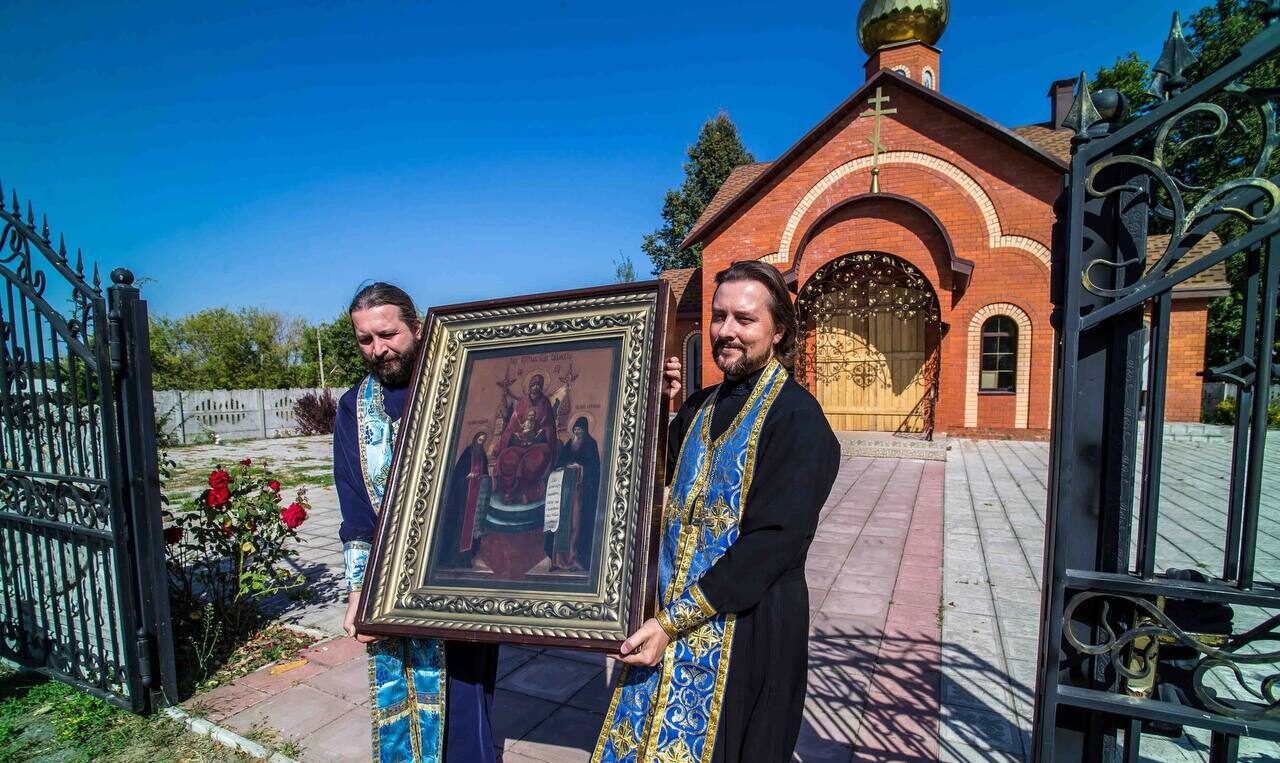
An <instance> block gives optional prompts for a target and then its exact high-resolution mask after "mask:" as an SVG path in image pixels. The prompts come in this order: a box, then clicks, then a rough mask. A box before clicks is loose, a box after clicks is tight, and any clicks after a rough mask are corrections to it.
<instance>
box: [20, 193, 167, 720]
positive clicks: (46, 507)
mask: <svg viewBox="0 0 1280 763" xmlns="http://www.w3.org/2000/svg"><path fill="white" fill-rule="evenodd" d="M3 198H4V195H3V191H2V190H0V224H2V225H3V230H2V231H0V275H3V287H4V294H3V301H2V302H0V655H3V656H4V657H5V658H8V659H10V660H13V661H15V662H18V663H20V664H22V665H24V666H27V667H30V668H34V669H36V670H39V671H41V672H44V673H46V674H48V675H50V676H52V677H54V678H57V679H59V680H63V681H66V682H67V683H70V684H72V685H74V686H77V687H79V688H81V689H83V690H85V691H88V692H90V693H92V694H94V695H96V696H99V697H102V698H104V699H107V700H108V701H111V702H113V703H115V704H117V705H120V706H122V707H126V708H129V709H131V710H135V711H142V712H149V711H151V710H154V709H157V708H158V707H162V706H164V705H167V704H170V703H173V702H175V701H176V698H177V696H176V695H177V690H176V681H175V676H174V661H173V647H172V640H171V637H170V633H171V629H170V623H169V603H168V591H167V580H168V576H167V573H166V571H165V566H164V556H163V549H164V541H163V538H162V530H161V515H160V496H159V476H158V466H157V463H156V447H155V446H156V443H155V431H154V426H155V422H154V414H153V403H152V397H151V368H150V356H149V352H148V334H147V313H146V303H145V302H142V301H141V300H140V299H139V295H138V290H137V289H136V288H135V287H134V286H133V283H132V281H133V276H132V275H131V274H130V273H129V272H128V271H126V270H116V271H115V272H113V273H112V280H113V282H114V285H112V286H111V287H110V288H109V289H108V295H107V297H104V295H103V293H102V285H101V279H100V277H99V275H98V271H97V268H96V267H95V268H94V269H93V273H92V275H91V276H87V275H86V274H85V270H84V264H83V258H82V257H81V255H80V254H79V252H77V254H76V257H75V261H74V263H73V262H72V261H71V260H70V259H69V258H68V255H67V250H66V246H65V244H64V243H63V242H62V239H61V237H60V238H59V241H58V244H57V246H56V248H55V246H54V245H53V244H52V242H51V240H50V236H49V226H48V223H47V221H44V220H43V219H42V220H41V222H40V223H39V224H37V221H36V218H35V215H34V214H33V213H32V210H31V206H30V204H29V203H28V205H27V214H26V217H25V219H24V217H23V215H22V210H21V206H20V204H19V202H18V198H17V194H16V193H14V195H13V201H12V208H11V209H6V208H5V205H4V203H3V201H2V200H3ZM46 269H51V270H49V273H48V275H46ZM50 276H51V277H50ZM64 300H65V302H64ZM55 302H63V303H64V304H66V305H67V308H66V309H65V310H58V309H56V308H55V307H54V306H53V303H55Z"/></svg>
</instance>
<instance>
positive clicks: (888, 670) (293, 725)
mask: <svg viewBox="0 0 1280 763" xmlns="http://www.w3.org/2000/svg"><path fill="white" fill-rule="evenodd" d="M298 439H299V440H303V439H305V440H307V442H302V443H298V442H294V441H290V440H278V441H255V442H254V443H245V444H240V443H236V444H230V445H222V446H209V447H208V448H205V449H194V448H187V449H182V450H181V451H178V455H179V457H180V460H183V461H184V462H185V461H187V460H191V461H199V460H207V459H209V458H219V459H222V460H224V461H233V460H239V459H240V458H243V457H245V456H246V455H247V456H250V457H254V458H259V457H261V458H267V459H279V458H282V456H281V453H284V454H285V456H284V457H287V458H289V459H290V461H289V468H290V471H292V472H295V473H307V472H312V473H318V472H321V471H323V469H324V468H327V465H328V460H327V459H328V458H329V455H328V453H329V450H328V449H329V445H328V441H327V438H298ZM948 444H949V446H950V450H949V452H948V454H947V455H948V460H947V461H946V462H942V461H923V460H912V459H893V458H870V457H851V458H846V459H845V460H844V462H843V463H842V468H841V470H840V474H839V477H838V479H837V483H836V486H835V488H834V490H833V491H832V495H831V498H830V500H829V501H828V502H827V505H826V507H824V509H823V512H822V521H821V525H820V527H819V531H818V535H817V537H816V538H815V541H814V544H813V547H812V549H811V551H810V556H809V564H808V581H809V589H810V611H811V640H810V670H809V696H808V703H807V706H806V713H805V719H804V724H803V726H802V728H801V732H800V740H799V743H798V745H797V750H796V755H795V758H794V760H796V761H801V762H802V763H827V762H829V761H830V762H838V763H851V762H852V761H885V762H886V763H887V762H888V761H898V762H904V763H923V762H924V761H930V762H932V761H982V762H983V763H1012V762H1015V761H1022V760H1029V754H1028V752H1027V751H1028V749H1029V744H1030V723H1031V722H1030V719H1031V714H1032V707H1033V704H1034V685H1035V653H1036V641H1037V637H1038V632H1039V607H1040V580H1039V578H1040V576H1041V568H1042V548H1043V542H1044V540H1043V538H1044V509H1045V498H1046V481H1047V473H1048V446H1047V444H1046V443H1032V442H1016V441H989V440H950V441H948ZM299 445H300V446H301V447H299ZM258 448H260V449H261V450H256V449H258ZM282 448H283V449H284V450H283V451H282V450H281V449H282ZM1267 453H1268V457H1267V465H1266V469H1265V474H1264V480H1263V508H1262V512H1261V521H1260V541H1259V557H1258V570H1259V574H1260V575H1261V576H1263V577H1265V578H1267V579H1270V580H1273V581H1275V580H1280V436H1277V434H1276V433H1273V434H1272V435H1271V436H1270V437H1269V438H1268V449H1267ZM255 454H259V455H255ZM1229 455H1230V445H1229V442H1227V441H1225V440H1221V439H1219V440H1209V441H1202V442H1191V441H1169V442H1166V444H1165V457H1166V466H1165V471H1164V473H1165V482H1164V488H1163V490H1162V495H1161V498H1162V505H1163V506H1164V511H1163V514H1162V522H1161V525H1160V528H1159V529H1160V540H1159V546H1158V548H1159V553H1158V556H1159V562H1160V565H1159V566H1160V567H1161V568H1164V567H1191V568H1199V569H1205V570H1213V569H1215V568H1216V567H1217V566H1220V564H1221V551H1220V550H1218V549H1217V548H1216V544H1217V542H1218V541H1217V540H1216V539H1217V538H1218V536H1220V535H1221V534H1222V528H1223V527H1224V525H1225V519H1224V518H1223V516H1222V509H1221V508H1220V507H1222V506H1223V505H1225V495H1226V492H1225V491H1226V489H1227V486H1226V476H1225V475H1226V474H1227V468H1226V465H1227V463H1228V459H1229ZM233 456H234V458H232V457H233ZM200 468H204V467H203V466H201V467H200ZM195 471H197V470H196V469H195V467H192V472H193V473H195ZM285 488H286V490H288V489H289V488H290V485H288V484H286V485H285ZM309 495H310V498H311V501H312V507H313V508H312V514H311V517H310V519H308V522H307V523H306V524H305V525H303V528H302V536H303V539H304V540H305V543H304V544H303V547H302V550H301V551H300V554H299V569H300V571H302V572H303V573H304V574H305V575H307V577H308V580H309V581H310V585H309V589H308V590H309V594H310V595H309V597H308V600H307V601H297V600H296V599H291V598H282V599H280V600H279V601H277V602H276V609H277V615H278V617H279V618H280V619H282V620H285V621H288V622H293V623H296V624H299V625H305V626H308V627H311V628H316V629H319V630H321V631H324V632H326V633H332V634H339V633H340V625H341V618H342V612H343V607H344V603H343V600H344V599H345V597H344V596H343V595H342V593H341V577H342V570H341V564H342V559H341V549H340V546H339V544H338V542H337V532H338V523H339V517H338V508H337V500H336V496H335V494H334V492H333V489H332V488H331V487H322V486H313V487H311V488H310V491H309ZM1261 616H1262V613H1260V612H1253V613H1244V615H1243V617H1244V618H1245V619H1246V620H1248V619H1257V618H1260V617H1261ZM280 667H286V666H280ZM1264 667H1266V666H1264ZM1276 669H1280V668H1276V667H1271V668H1270V670H1271V671H1272V672H1274V671H1275V670H1276ZM276 670H277V672H276V673H274V674H273V673H272V669H271V668H268V669H264V670H263V671H259V673H257V674H255V675H253V676H247V677H245V678H243V679H241V680H239V681H237V682H235V683H234V684H232V685H230V686H227V687H222V688H219V689H217V690H215V691H214V692H211V693H209V694H205V695H202V696H198V697H195V698H193V700H192V701H191V705H192V706H193V707H194V708H195V709H197V710H199V711H200V712H201V713H202V714H204V715H206V717H209V718H210V719H211V720H215V721H217V722H220V723H223V724H224V725H227V726H229V727H231V728H233V729H237V730H248V729H250V728H251V727H253V726H254V725H265V726H271V727H273V728H275V729H276V730H277V731H279V732H280V735H281V736H282V737H283V738H284V739H292V740H293V741H295V742H296V743H298V744H299V746H300V748H301V749H302V750H303V753H302V755H301V760H303V761H366V760H368V759H369V750H370V741H369V722H368V698H367V691H368V676H367V670H366V668H365V661H364V655H363V650H362V649H361V648H360V647H359V645H357V644H355V643H354V642H353V641H351V640H349V639H345V638H337V639H333V640H331V641H328V642H326V643H322V644H320V645H318V646H317V647H316V648H315V650H314V651H313V652H312V653H310V654H309V655H308V661H307V662H306V663H305V664H302V665H300V666H297V667H293V668H292V669H290V670H287V671H284V672H279V668H276ZM613 672H614V671H613V669H612V666H611V665H610V663H609V661H608V659H607V658H606V657H604V656H603V655H599V654H592V653H587V652H573V651H563V650H537V649H527V648H523V647H510V646H504V647H503V649H502V656H501V665H500V674H499V682H498V693H497V699H496V704H497V708H496V711H497V712H496V713H495V718H496V723H497V727H496V728H495V732H496V734H497V735H498V738H499V739H500V740H501V742H502V745H503V747H504V749H505V759H506V762H507V763H573V762H575V761H586V760H588V759H589V757H590V750H591V749H592V747H593V745H594V742H595V738H596V734H597V733H598V731H599V728H600V725H601V723H602V721H603V718H602V716H601V713H602V712H603V710H604V709H605V708H606V707H607V698H608V696H609V691H610V687H611V676H612V674H613ZM1206 749H1207V740H1205V739H1203V738H1199V737H1191V736H1184V737H1183V738H1181V739H1177V740H1166V739H1162V738H1159V737H1149V736H1148V737H1144V742H1143V753H1144V754H1143V760H1144V761H1151V762H1152V763H1165V762H1166V761H1169V762H1171V763H1182V762H1183V761H1186V762H1188V763H1190V762H1191V761H1196V762H1199V761H1204V760H1205V758H1206V756H1205V750H1206ZM1241 760H1253V761H1262V760H1280V748H1278V747H1277V746H1276V745H1274V744H1270V743H1263V742H1258V741H1257V740H1247V739H1246V740H1244V741H1243V742H1242V744H1241Z"/></svg>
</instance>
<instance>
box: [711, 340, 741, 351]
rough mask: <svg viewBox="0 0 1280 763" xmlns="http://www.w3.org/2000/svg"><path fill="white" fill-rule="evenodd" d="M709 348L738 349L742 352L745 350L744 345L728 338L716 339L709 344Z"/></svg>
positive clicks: (718, 349)
mask: <svg viewBox="0 0 1280 763" xmlns="http://www.w3.org/2000/svg"><path fill="white" fill-rule="evenodd" d="M711 349H712V350H713V351H715V352H720V351H721V350H740V351H742V352H746V351H747V348H746V347H743V346H742V345H740V344H738V343H737V342H734V341H732V340H730V339H717V340H716V341H715V343H713V344H712V345H711Z"/></svg>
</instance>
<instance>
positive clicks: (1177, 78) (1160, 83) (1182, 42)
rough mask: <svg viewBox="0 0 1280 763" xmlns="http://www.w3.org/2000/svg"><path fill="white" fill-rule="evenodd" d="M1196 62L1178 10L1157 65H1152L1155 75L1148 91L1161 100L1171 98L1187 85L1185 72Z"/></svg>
mask: <svg viewBox="0 0 1280 763" xmlns="http://www.w3.org/2000/svg"><path fill="white" fill-rule="evenodd" d="M1195 62H1196V55H1195V54H1194V53H1192V52H1191V46H1189V45H1187V39H1186V38H1185V37H1183V36H1182V22H1181V20H1179V18H1178V12H1177V11H1174V12H1173V25H1172V26H1170V27H1169V36H1168V37H1167V38H1165V41H1164V49H1163V50H1162V51H1160V58H1159V60H1157V61H1156V63H1155V66H1152V67H1151V71H1152V72H1153V75H1154V76H1152V77H1151V86H1150V87H1148V88H1147V92H1148V93H1150V94H1152V95H1154V96H1155V97H1157V98H1160V99H1161V100H1165V101H1167V100H1169V99H1170V98H1172V97H1173V96H1175V95H1177V94H1178V93H1179V92H1180V91H1181V90H1182V89H1183V88H1184V87H1186V86H1187V79H1186V77H1184V76H1183V74H1184V73H1185V72H1186V70H1187V67H1188V66H1191V65H1192V64H1194V63H1195Z"/></svg>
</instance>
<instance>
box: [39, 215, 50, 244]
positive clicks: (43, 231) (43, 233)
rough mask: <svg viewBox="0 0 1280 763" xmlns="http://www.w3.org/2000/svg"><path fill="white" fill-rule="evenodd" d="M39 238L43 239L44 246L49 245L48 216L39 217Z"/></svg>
mask: <svg viewBox="0 0 1280 763" xmlns="http://www.w3.org/2000/svg"><path fill="white" fill-rule="evenodd" d="M40 238H42V239H44V242H45V243H46V244H47V243H49V215H47V214H42V215H40Z"/></svg>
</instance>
